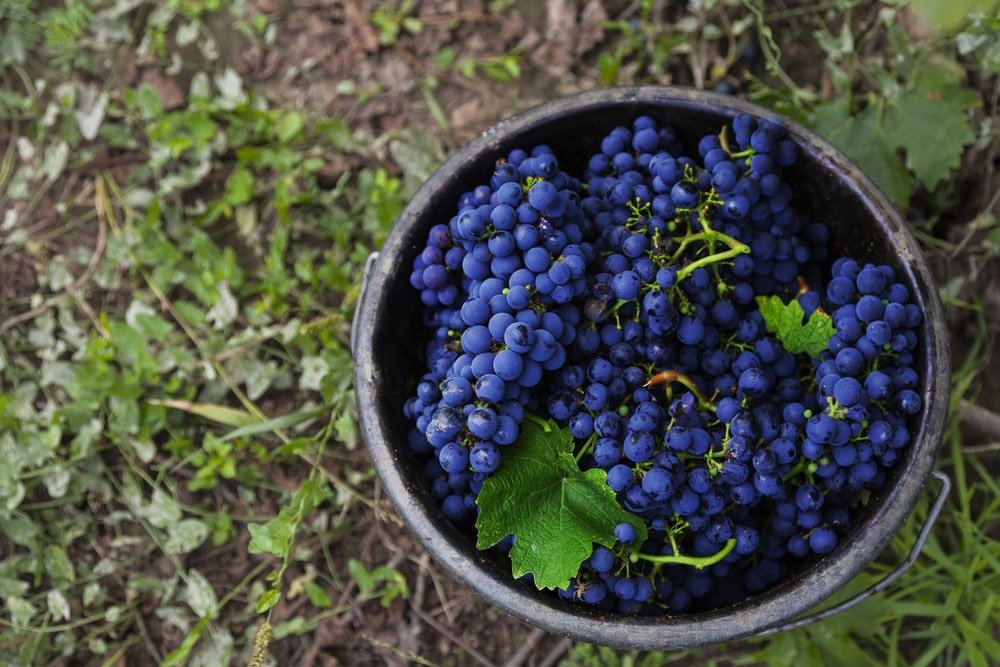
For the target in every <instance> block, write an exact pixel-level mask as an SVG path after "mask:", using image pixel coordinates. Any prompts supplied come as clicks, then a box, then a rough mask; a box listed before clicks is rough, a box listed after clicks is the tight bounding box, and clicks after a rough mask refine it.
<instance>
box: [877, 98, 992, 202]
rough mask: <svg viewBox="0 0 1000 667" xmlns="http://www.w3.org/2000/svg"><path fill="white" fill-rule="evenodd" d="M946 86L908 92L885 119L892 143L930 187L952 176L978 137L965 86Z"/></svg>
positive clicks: (890, 109)
mask: <svg viewBox="0 0 1000 667" xmlns="http://www.w3.org/2000/svg"><path fill="white" fill-rule="evenodd" d="M943 88H944V89H943V90H941V89H929V90H923V91H921V90H914V91H913V92H910V93H907V94H906V95H904V96H902V97H901V98H899V99H898V100H896V101H895V102H891V103H889V105H888V106H887V107H886V110H885V117H884V118H883V127H884V128H885V135H886V138H887V139H888V140H889V143H890V144H891V145H892V146H894V147H899V148H902V149H903V150H905V151H906V166H907V167H909V168H910V170H911V171H912V172H913V173H914V174H916V175H917V177H918V178H919V179H920V180H921V181H923V182H924V184H925V185H927V189H928V190H933V189H934V188H935V187H937V185H938V184H939V183H940V182H941V181H943V180H945V179H946V178H948V175H949V174H950V173H951V171H952V170H953V169H956V168H957V167H958V166H959V164H960V163H961V158H962V149H963V148H964V147H965V146H966V145H967V144H970V143H972V141H973V140H974V139H975V135H974V134H973V133H972V127H971V125H970V123H969V116H968V114H967V113H966V112H965V109H966V108H967V106H968V104H967V99H966V97H965V96H963V95H961V94H959V92H960V91H962V90H963V89H961V88H959V89H958V91H955V90H954V89H953V88H954V87H952V86H947V87H943ZM965 92H967V91H965Z"/></svg>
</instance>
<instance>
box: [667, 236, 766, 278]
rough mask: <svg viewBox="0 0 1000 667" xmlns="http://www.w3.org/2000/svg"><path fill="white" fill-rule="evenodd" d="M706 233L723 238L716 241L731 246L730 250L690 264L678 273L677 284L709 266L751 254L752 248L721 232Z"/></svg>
mask: <svg viewBox="0 0 1000 667" xmlns="http://www.w3.org/2000/svg"><path fill="white" fill-rule="evenodd" d="M706 233H710V234H713V235H716V236H718V237H721V238H718V239H716V240H720V241H723V242H725V243H726V244H727V245H729V246H730V248H729V250H726V251H723V252H717V253H715V254H712V255H708V256H707V257H702V258H701V259H698V260H695V261H693V262H691V263H690V264H688V265H687V266H685V267H684V268H683V269H681V270H680V271H678V272H677V282H680V281H682V280H684V279H685V278H687V277H688V276H689V275H691V274H692V273H694V271H696V270H697V269H700V268H701V267H703V266H708V265H709V264H714V263H716V262H724V261H725V260H727V259H732V258H733V257H736V256H737V255H745V254H746V253H748V252H750V246H748V245H747V244H745V243H741V242H739V241H737V240H736V239H734V238H732V237H731V236H726V235H725V234H722V233H720V232H706Z"/></svg>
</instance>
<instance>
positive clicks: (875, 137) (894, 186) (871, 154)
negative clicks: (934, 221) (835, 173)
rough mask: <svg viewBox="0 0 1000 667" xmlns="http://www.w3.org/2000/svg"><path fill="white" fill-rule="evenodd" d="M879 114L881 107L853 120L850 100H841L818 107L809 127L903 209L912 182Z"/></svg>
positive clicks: (909, 193) (875, 107)
mask: <svg viewBox="0 0 1000 667" xmlns="http://www.w3.org/2000/svg"><path fill="white" fill-rule="evenodd" d="M879 112H880V107H879V106H878V105H873V106H870V107H868V108H867V109H865V110H864V111H862V112H861V113H859V114H858V115H857V116H854V117H852V116H851V114H850V101H849V100H848V99H847V98H846V97H842V98H840V99H839V100H836V101H834V102H830V103H829V104H824V105H820V106H819V107H817V109H816V112H815V114H814V116H813V121H812V126H813V128H814V129H815V130H816V131H817V132H819V133H820V134H822V135H823V136H825V137H826V138H827V139H829V140H830V142H831V143H832V144H833V145H834V146H836V147H837V148H839V149H840V150H842V151H844V152H845V153H847V155H848V157H850V158H851V159H853V160H854V161H855V162H857V163H858V166H859V167H861V169H862V170H863V171H864V172H865V173H866V174H868V175H869V176H871V178H872V180H874V181H875V183H876V184H877V185H878V186H879V187H880V188H881V189H882V191H883V192H885V194H887V195H888V196H889V198H890V199H892V200H893V201H894V202H896V203H897V204H899V205H900V206H903V207H905V206H906V205H907V204H908V203H909V201H910V195H911V194H912V193H913V182H912V181H911V179H910V175H909V174H908V173H907V171H906V167H905V166H904V165H903V162H902V160H900V159H899V156H897V155H896V147H895V146H893V145H892V144H891V143H890V142H889V140H888V139H887V137H886V135H885V132H884V131H883V128H882V124H881V123H880V119H879V115H880V114H879ZM931 145H933V144H931Z"/></svg>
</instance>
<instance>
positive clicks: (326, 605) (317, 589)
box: [302, 581, 333, 609]
mask: <svg viewBox="0 0 1000 667" xmlns="http://www.w3.org/2000/svg"><path fill="white" fill-rule="evenodd" d="M302 587H303V589H304V590H305V592H306V595H307V596H308V597H309V602H311V603H312V605H313V606H314V607H316V608H317V609H330V608H331V607H333V602H332V601H331V600H330V596H329V595H327V593H326V591H325V590H323V587H322V586H320V585H319V584H317V583H316V582H315V581H307V582H305V583H304V584H303V585H302Z"/></svg>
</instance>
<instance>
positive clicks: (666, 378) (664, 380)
mask: <svg viewBox="0 0 1000 667" xmlns="http://www.w3.org/2000/svg"><path fill="white" fill-rule="evenodd" d="M674 382H680V383H681V384H682V385H684V386H685V387H687V389H688V390H689V391H690V392H691V393H692V394H694V397H695V398H697V399H698V405H699V406H700V407H701V408H702V409H703V410H712V411H714V410H715V406H714V405H712V403H711V402H710V401H709V400H708V399H707V398H705V395H704V394H703V393H701V390H700V389H698V385H696V384H695V383H694V382H692V381H691V378H689V377H688V376H687V375H684V373H681V372H680V371H674V370H667V371H660V372H659V373H657V374H656V375H654V376H653V377H651V378H649V381H647V382H646V384H645V385H643V386H644V387H654V386H656V385H658V384H666V385H668V386H669V385H671V384H673V383H674Z"/></svg>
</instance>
